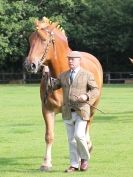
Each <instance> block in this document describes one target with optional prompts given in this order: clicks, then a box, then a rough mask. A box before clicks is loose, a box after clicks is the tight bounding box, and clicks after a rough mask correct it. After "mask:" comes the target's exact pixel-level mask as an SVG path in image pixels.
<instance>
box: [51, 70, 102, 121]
mask: <svg viewBox="0 0 133 177" xmlns="http://www.w3.org/2000/svg"><path fill="white" fill-rule="evenodd" d="M59 88H62V89H63V106H62V117H63V119H64V120H68V119H71V118H72V116H71V109H74V110H75V111H76V112H77V113H78V114H79V115H80V117H82V119H83V120H89V118H90V105H89V104H90V103H91V104H92V103H94V102H95V99H96V98H97V96H98V95H99V89H98V87H97V84H96V82H95V80H94V77H93V74H92V73H90V72H88V71H86V70H84V69H83V68H80V70H79V71H78V73H77V75H76V77H75V78H74V80H73V83H72V84H70V70H68V71H66V72H63V73H61V74H60V76H59V78H58V79H56V80H54V83H53V89H54V90H56V89H59ZM82 94H86V95H87V97H88V103H89V104H88V103H87V102H79V101H78V100H77V96H80V95H82Z"/></svg>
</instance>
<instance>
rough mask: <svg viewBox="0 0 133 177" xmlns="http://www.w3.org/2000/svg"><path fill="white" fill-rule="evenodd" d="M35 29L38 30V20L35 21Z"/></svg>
mask: <svg viewBox="0 0 133 177" xmlns="http://www.w3.org/2000/svg"><path fill="white" fill-rule="evenodd" d="M35 27H36V29H39V20H37V19H36V20H35Z"/></svg>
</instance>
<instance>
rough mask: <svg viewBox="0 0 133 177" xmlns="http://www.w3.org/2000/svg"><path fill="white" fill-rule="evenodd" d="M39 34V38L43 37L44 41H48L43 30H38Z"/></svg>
mask: <svg viewBox="0 0 133 177" xmlns="http://www.w3.org/2000/svg"><path fill="white" fill-rule="evenodd" d="M37 33H38V34H39V36H40V37H41V39H42V40H44V41H46V38H45V37H44V33H43V31H42V30H41V29H38V30H37Z"/></svg>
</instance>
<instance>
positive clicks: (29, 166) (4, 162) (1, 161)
mask: <svg viewBox="0 0 133 177" xmlns="http://www.w3.org/2000/svg"><path fill="white" fill-rule="evenodd" d="M37 158H39V159H40V158H41V157H39V156H34V157H33V156H32V157H15V158H7V157H6V158H0V172H3V173H4V172H18V173H62V172H63V171H62V170H59V169H58V168H57V169H54V168H53V169H52V170H50V171H41V170H40V166H39V165H41V164H35V163H32V162H35V160H33V159H37ZM28 160H32V162H29V163H28V162H27V163H25V162H26V161H28ZM23 161H24V162H23ZM33 166H35V168H33ZM36 166H37V168H36Z"/></svg>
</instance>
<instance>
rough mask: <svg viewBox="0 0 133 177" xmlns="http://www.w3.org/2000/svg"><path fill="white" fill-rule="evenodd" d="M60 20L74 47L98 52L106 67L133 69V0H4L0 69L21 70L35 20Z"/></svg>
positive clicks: (1, 1)
mask: <svg viewBox="0 0 133 177" xmlns="http://www.w3.org/2000/svg"><path fill="white" fill-rule="evenodd" d="M43 16H46V17H48V18H50V20H51V21H58V22H59V23H60V24H61V26H62V27H63V28H64V30H65V31H66V34H67V36H68V40H69V45H70V47H71V49H73V50H79V51H86V52H89V53H91V54H93V55H94V56H96V57H97V58H98V59H99V60H100V62H101V64H102V66H103V69H104V71H132V65H131V63H130V61H129V59H128V58H129V57H133V0H126V1H125V0H54V1H52V0H38V1H36V0H0V71H5V72H6V71H7V72H19V71H20V72H21V71H22V69H23V61H24V58H25V57H26V55H27V53H28V50H29V43H28V37H29V35H30V33H31V32H32V31H33V30H34V20H35V19H36V18H38V19H41V18H42V17H43Z"/></svg>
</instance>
